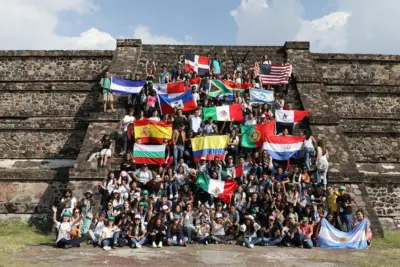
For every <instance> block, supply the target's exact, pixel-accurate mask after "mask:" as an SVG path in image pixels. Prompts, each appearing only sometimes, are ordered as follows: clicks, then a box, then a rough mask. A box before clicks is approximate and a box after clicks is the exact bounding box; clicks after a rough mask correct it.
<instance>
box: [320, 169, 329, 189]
mask: <svg viewBox="0 0 400 267" xmlns="http://www.w3.org/2000/svg"><path fill="white" fill-rule="evenodd" d="M327 175H328V169H325V170H317V184H320V183H321V182H322V184H323V185H325V186H326V184H327V183H328V181H327V179H326V176H327Z"/></svg>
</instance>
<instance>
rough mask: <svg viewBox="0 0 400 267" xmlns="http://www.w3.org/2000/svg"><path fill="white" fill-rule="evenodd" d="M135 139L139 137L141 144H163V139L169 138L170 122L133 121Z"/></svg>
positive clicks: (170, 131) (170, 133) (170, 132)
mask: <svg viewBox="0 0 400 267" xmlns="http://www.w3.org/2000/svg"><path fill="white" fill-rule="evenodd" d="M133 125H134V129H135V139H137V138H140V141H141V143H142V144H148V143H153V144H160V145H161V144H163V142H164V139H168V140H170V139H171V136H172V123H170V122H163V121H153V120H138V121H135V122H134V124H133Z"/></svg>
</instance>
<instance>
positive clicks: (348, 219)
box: [339, 214, 353, 232]
mask: <svg viewBox="0 0 400 267" xmlns="http://www.w3.org/2000/svg"><path fill="white" fill-rule="evenodd" d="M339 217H340V222H341V223H342V228H343V226H344V224H346V228H347V231H348V232H350V231H351V229H352V228H353V227H352V224H353V215H351V214H340V215H339ZM342 231H344V229H342Z"/></svg>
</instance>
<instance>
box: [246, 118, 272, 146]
mask: <svg viewBox="0 0 400 267" xmlns="http://www.w3.org/2000/svg"><path fill="white" fill-rule="evenodd" d="M240 131H241V133H242V146H243V147H248V148H255V147H262V146H263V142H264V136H269V135H275V120H271V121H269V122H265V123H262V124H256V125H242V126H241V128H240Z"/></svg>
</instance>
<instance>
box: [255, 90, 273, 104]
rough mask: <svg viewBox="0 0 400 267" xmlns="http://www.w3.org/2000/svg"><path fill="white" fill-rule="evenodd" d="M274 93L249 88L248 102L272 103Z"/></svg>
mask: <svg viewBox="0 0 400 267" xmlns="http://www.w3.org/2000/svg"><path fill="white" fill-rule="evenodd" d="M274 101H275V98H274V92H273V91H268V90H261V89H256V88H250V102H251V103H267V104H272V103H274Z"/></svg>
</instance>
